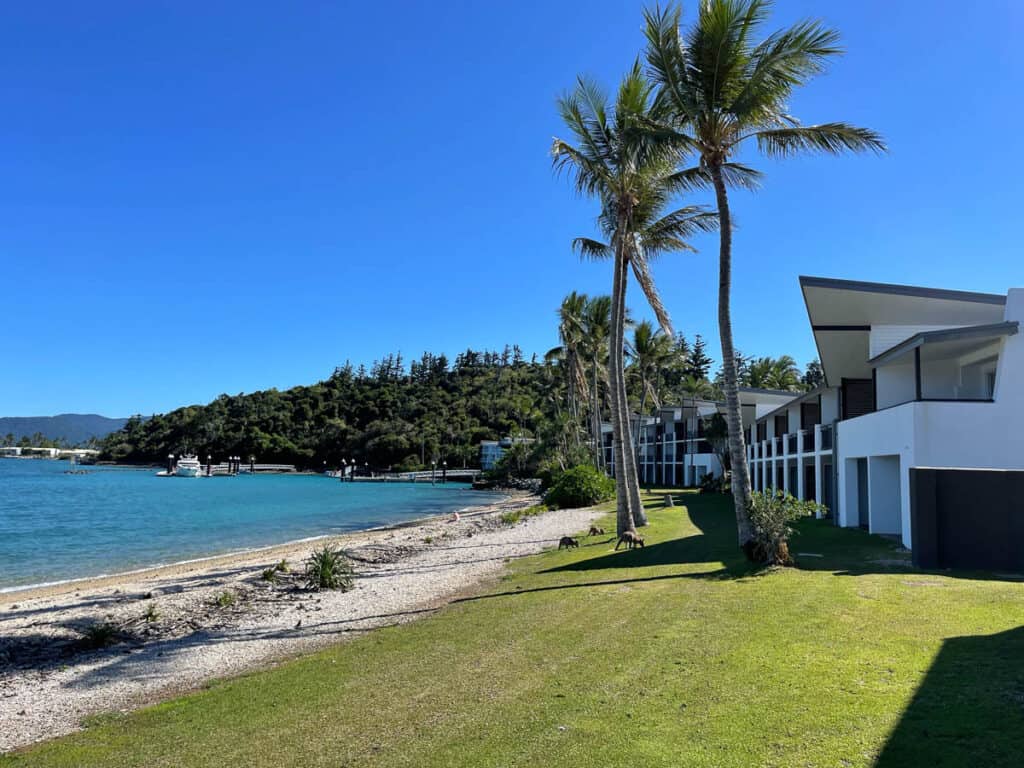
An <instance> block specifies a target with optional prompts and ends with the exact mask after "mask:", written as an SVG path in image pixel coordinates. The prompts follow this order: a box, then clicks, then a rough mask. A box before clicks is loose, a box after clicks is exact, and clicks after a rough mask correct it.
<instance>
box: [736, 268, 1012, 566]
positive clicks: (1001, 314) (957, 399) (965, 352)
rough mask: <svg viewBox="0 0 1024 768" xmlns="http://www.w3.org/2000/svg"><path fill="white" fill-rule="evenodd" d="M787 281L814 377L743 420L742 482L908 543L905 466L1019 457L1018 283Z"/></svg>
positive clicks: (993, 465)
mask: <svg viewBox="0 0 1024 768" xmlns="http://www.w3.org/2000/svg"><path fill="white" fill-rule="evenodd" d="M800 285H801V289H802V291H803V295H804V300H805V303H806V305H807V312H808V316H809V319H810V323H811V329H812V332H813V334H814V338H815V342H816V344H817V347H818V353H819V357H820V360H821V364H822V369H823V371H824V374H825V385H824V386H822V387H821V388H819V389H817V390H815V391H814V392H811V393H808V394H807V395H804V396H802V397H799V398H797V399H795V400H793V401H792V402H789V403H786V404H784V405H782V406H780V407H779V408H777V409H775V410H773V411H772V412H770V413H767V414H765V415H764V416H762V417H759V418H758V419H757V420H756V422H755V424H754V425H753V426H752V428H750V429H748V433H747V438H748V448H747V451H748V458H749V460H750V465H751V477H752V481H753V484H754V487H755V489H759V490H764V489H769V488H782V489H785V490H787V491H789V492H791V493H793V494H794V495H795V496H798V497H800V498H808V499H816V500H817V501H819V502H821V503H823V504H826V505H827V506H828V507H829V508H831V509H832V511H833V512H834V515H835V519H836V522H837V524H839V525H841V526H860V527H863V528H865V529H867V530H869V531H871V532H873V533H880V534H888V535H891V536H894V537H898V538H899V540H900V541H901V542H902V543H903V545H904V546H906V547H908V548H911V549H912V548H913V547H914V531H913V525H912V520H913V518H914V513H915V510H914V503H913V494H912V492H911V477H912V472H913V470H915V469H925V468H944V469H948V470H951V471H952V470H957V469H960V470H966V469H989V470H1001V471H1006V470H1015V471H1019V470H1024V407H1022V403H1021V397H1022V394H1021V391H1020V385H1019V382H1021V381H1024V339H1022V337H1021V336H1020V335H1019V333H1018V330H1019V323H1020V321H1021V320H1022V319H1024V290H1019V289H1014V290H1010V291H1009V293H1008V294H1006V295H1001V294H981V293H970V292H965V291H955V290H938V289H931V288H919V287H913V286H901V285H888V284H880V283H864V282H857V281H848V280H834V279H828V278H815V277H801V278H800ZM962 513H963V514H969V513H970V510H964V511H962ZM978 513H979V514H982V513H983V511H982V510H979V511H978ZM958 514H959V513H958Z"/></svg>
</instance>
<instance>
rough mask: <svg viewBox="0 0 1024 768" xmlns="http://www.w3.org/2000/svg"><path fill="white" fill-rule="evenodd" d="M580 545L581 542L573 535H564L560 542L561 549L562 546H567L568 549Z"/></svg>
mask: <svg viewBox="0 0 1024 768" xmlns="http://www.w3.org/2000/svg"><path fill="white" fill-rule="evenodd" d="M579 545H580V543H579V542H578V541H576V539H574V538H573V537H572V536H563V537H562V538H561V540H560V541H559V542H558V548H559V549H561V548H562V547H565V548H566V549H572V548H573V547H578V546H579Z"/></svg>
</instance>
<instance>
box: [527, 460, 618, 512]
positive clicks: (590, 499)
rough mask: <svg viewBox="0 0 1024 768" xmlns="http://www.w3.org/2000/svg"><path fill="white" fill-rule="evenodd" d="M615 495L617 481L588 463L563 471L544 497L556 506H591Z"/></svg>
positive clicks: (547, 502) (547, 501)
mask: <svg viewBox="0 0 1024 768" xmlns="http://www.w3.org/2000/svg"><path fill="white" fill-rule="evenodd" d="M614 495H615V481H614V480H612V479H611V478H610V477H608V476H607V475H605V474H604V473H602V472H601V471H599V470H597V469H595V468H594V467H592V466H589V465H587V464H581V465H580V466H578V467H573V468H572V469H568V470H566V471H565V472H563V473H562V475H561V476H560V477H559V478H558V479H557V480H556V481H555V484H554V485H553V486H552V487H551V490H550V491H548V493H547V495H546V496H545V497H544V502H545V503H546V504H548V505H549V506H556V507H589V506H591V505H592V504H597V503H598V502H601V501H607V500H608V499H610V498H612V496H614Z"/></svg>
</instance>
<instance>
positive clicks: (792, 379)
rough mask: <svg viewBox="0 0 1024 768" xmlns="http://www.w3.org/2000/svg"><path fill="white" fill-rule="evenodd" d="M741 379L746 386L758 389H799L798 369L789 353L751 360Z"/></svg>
mask: <svg viewBox="0 0 1024 768" xmlns="http://www.w3.org/2000/svg"><path fill="white" fill-rule="evenodd" d="M741 379H743V383H744V384H746V385H747V386H748V387H758V388H759V389H785V390H792V391H795V390H797V389H800V369H799V368H797V367H796V361H795V360H794V359H793V358H792V357H790V356H789V355H783V356H782V357H759V358H757V359H756V360H751V361H750V362H749V363H748V364H747V366H746V370H745V371H744V372H743V374H742V375H741Z"/></svg>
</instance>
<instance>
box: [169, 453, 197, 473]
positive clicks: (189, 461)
mask: <svg viewBox="0 0 1024 768" xmlns="http://www.w3.org/2000/svg"><path fill="white" fill-rule="evenodd" d="M202 472H203V465H202V464H200V463H199V459H197V458H196V457H195V456H182V457H181V458H180V459H178V463H177V464H176V465H175V467H174V474H175V475H177V476H178V477H199V476H200V475H201V474H202Z"/></svg>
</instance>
